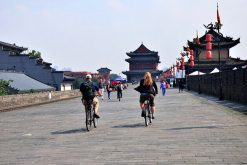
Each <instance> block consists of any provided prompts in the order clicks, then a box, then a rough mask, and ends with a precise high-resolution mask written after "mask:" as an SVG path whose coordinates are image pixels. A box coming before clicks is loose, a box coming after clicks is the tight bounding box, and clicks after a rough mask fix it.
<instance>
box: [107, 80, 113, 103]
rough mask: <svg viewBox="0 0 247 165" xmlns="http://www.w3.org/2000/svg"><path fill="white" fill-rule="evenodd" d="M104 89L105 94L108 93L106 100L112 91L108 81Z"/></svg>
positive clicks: (109, 97)
mask: <svg viewBox="0 0 247 165" xmlns="http://www.w3.org/2000/svg"><path fill="white" fill-rule="evenodd" d="M106 91H107V95H108V100H110V99H111V91H112V88H111V84H110V82H108V83H107V85H106Z"/></svg>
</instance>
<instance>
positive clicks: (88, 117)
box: [86, 106, 93, 131]
mask: <svg viewBox="0 0 247 165" xmlns="http://www.w3.org/2000/svg"><path fill="white" fill-rule="evenodd" d="M92 119H93V117H92V111H91V107H90V106H88V107H87V109H86V128H87V131H90V130H91V129H92Z"/></svg>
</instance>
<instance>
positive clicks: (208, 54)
mask: <svg viewBox="0 0 247 165" xmlns="http://www.w3.org/2000/svg"><path fill="white" fill-rule="evenodd" d="M206 56H207V59H211V58H212V52H211V51H210V50H207V52H206Z"/></svg>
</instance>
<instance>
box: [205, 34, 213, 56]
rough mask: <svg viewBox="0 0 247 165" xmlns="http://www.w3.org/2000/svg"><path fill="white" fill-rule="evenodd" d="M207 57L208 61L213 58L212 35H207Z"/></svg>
mask: <svg viewBox="0 0 247 165" xmlns="http://www.w3.org/2000/svg"><path fill="white" fill-rule="evenodd" d="M206 42H207V43H206V50H207V51H206V57H207V59H211V58H212V51H211V50H212V34H207V35H206Z"/></svg>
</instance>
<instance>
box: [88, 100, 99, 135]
mask: <svg viewBox="0 0 247 165" xmlns="http://www.w3.org/2000/svg"><path fill="white" fill-rule="evenodd" d="M85 113H86V128H87V131H90V130H91V129H92V127H93V125H94V128H96V127H97V119H96V118H95V116H94V114H95V111H94V107H93V100H89V101H85Z"/></svg>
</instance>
